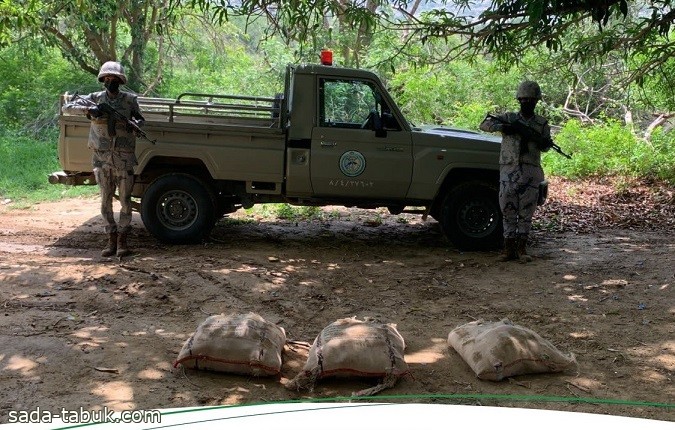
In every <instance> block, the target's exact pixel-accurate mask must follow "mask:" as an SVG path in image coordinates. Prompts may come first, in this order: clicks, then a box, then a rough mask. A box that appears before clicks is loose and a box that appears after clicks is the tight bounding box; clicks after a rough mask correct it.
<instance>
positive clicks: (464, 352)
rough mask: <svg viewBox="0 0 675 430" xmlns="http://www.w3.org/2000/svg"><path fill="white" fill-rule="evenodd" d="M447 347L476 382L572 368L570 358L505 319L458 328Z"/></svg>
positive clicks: (572, 363)
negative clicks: (474, 374)
mask: <svg viewBox="0 0 675 430" xmlns="http://www.w3.org/2000/svg"><path fill="white" fill-rule="evenodd" d="M448 345H449V346H451V347H452V348H454V349H455V351H457V352H458V353H459V355H460V356H461V357H462V359H464V361H466V363H467V364H468V365H469V366H470V367H471V369H472V370H473V371H474V372H475V373H476V376H478V378H480V379H485V380H489V381H501V380H502V379H504V378H508V377H510V376H516V375H523V374H527V373H547V372H561V371H563V370H565V369H567V368H569V367H570V366H572V365H576V359H575V358H574V355H573V354H569V355H567V354H563V353H562V352H560V351H559V350H558V349H557V348H556V347H555V346H553V345H552V344H551V343H550V342H549V341H547V340H546V339H544V338H542V337H541V336H539V335H538V334H537V333H535V332H533V331H532V330H530V329H527V328H525V327H521V326H518V325H515V324H513V323H512V322H511V321H509V320H507V319H504V320H502V321H499V322H485V321H483V320H479V321H474V322H470V323H468V324H464V325H462V326H459V327H457V328H455V329H454V330H452V331H451V332H450V334H449V335H448Z"/></svg>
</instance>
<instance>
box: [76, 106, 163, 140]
mask: <svg viewBox="0 0 675 430" xmlns="http://www.w3.org/2000/svg"><path fill="white" fill-rule="evenodd" d="M76 99H79V100H82V101H83V102H85V103H87V105H88V106H91V107H98V105H97V104H96V103H94V102H93V101H92V100H88V99H85V98H84V97H81V96H80V95H79V94H77V93H75V94H73V100H76ZM102 105H103V109H102V111H103V112H104V113H107V114H108V115H114V116H116V117H117V118H119V119H121V120H122V121H124V122H125V123H126V124H127V126H129V127H131V128H133V129H134V132H135V133H136V134H137V135H138V136H141V137H143V138H144V139H145V140H147V141H148V142H150V143H152V144H153V145H154V144H156V143H157V139H155V140H151V139H150V138H149V137H148V135H147V134H145V132H144V131H143V130H141V128H140V127H139V126H138V124H136V123H135V122H134V121H132V120H130V119H129V118H127V117H126V116H124V115H123V114H122V113H121V112H120V111H118V110H117V109H115V108H114V107H112V106H110V105H109V104H108V103H102ZM114 116H111V118H112V119H114ZM108 132H109V133H110V135H111V136H114V135H115V127H114V123H112V122H110V121H109V122H108Z"/></svg>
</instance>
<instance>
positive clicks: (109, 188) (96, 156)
mask: <svg viewBox="0 0 675 430" xmlns="http://www.w3.org/2000/svg"><path fill="white" fill-rule="evenodd" d="M110 63H111V62H109V63H106V64H104V65H103V67H102V68H101V72H100V73H99V81H103V79H104V78H105V77H106V76H108V75H109V74H113V75H115V76H119V77H120V79H121V81H122V83H126V76H124V74H123V69H121V66H119V63H114V64H113V65H111V64H110ZM110 67H112V69H110ZM116 70H117V71H118V72H119V73H115V71H116ZM106 72H108V74H106ZM102 103H107V104H108V105H110V106H111V107H112V108H113V109H115V110H116V111H117V112H118V113H119V114H121V115H123V116H124V117H126V118H128V119H130V120H134V121H135V122H136V123H137V125H142V123H143V121H144V118H143V116H142V115H141V112H140V107H139V105H138V100H137V96H136V95H135V94H132V93H129V92H124V91H117V92H116V93H111V92H110V91H108V90H104V91H99V92H95V93H91V94H88V95H86V96H81V97H80V98H78V99H75V100H73V101H71V102H70V103H67V104H66V105H64V107H63V111H64V113H66V114H76V115H77V114H79V115H87V116H88V117H89V118H90V119H91V127H90V129H89V141H88V146H89V148H90V149H91V150H92V151H93V156H92V164H93V167H94V169H93V170H94V176H95V178H96V182H97V183H98V185H99V187H100V193H101V216H102V218H103V221H104V231H105V233H107V234H109V235H111V240H113V239H114V240H115V241H116V240H117V234H118V233H119V234H120V235H121V237H122V238H123V239H124V245H125V246H124V247H125V248H126V235H127V234H128V232H129V231H130V229H131V226H130V224H131V216H132V215H131V191H132V188H133V185H134V166H136V164H138V162H137V160H136V153H135V150H136V135H135V133H134V131H133V129H131V128H130V127H129V126H128V124H127V123H126V121H124V120H121V119H119V118H115V119H114V124H113V123H111V124H109V115H108V114H103V115H102V116H98V117H92V116H91V115H90V110H91V109H92V107H94V106H97V105H100V104H102ZM113 115H114V116H117V115H115V114H113ZM113 125H114V131H113V130H112V129H109V126H113ZM111 132H112V133H111ZM115 189H117V190H118V191H119V201H120V204H121V209H120V216H119V223H115V217H114V215H113V208H112V201H113V197H114V195H115ZM113 248H114V249H113V252H112V253H114V251H115V250H117V246H116V245H115V246H114V247H113ZM105 252H106V250H104V253H105ZM119 254H120V253H119V252H118V256H119Z"/></svg>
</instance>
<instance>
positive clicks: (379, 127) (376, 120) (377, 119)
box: [370, 109, 387, 137]
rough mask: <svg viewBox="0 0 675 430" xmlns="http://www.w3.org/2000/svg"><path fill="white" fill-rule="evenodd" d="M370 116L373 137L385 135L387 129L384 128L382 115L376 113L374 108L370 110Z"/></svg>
mask: <svg viewBox="0 0 675 430" xmlns="http://www.w3.org/2000/svg"><path fill="white" fill-rule="evenodd" d="M370 116H371V118H372V121H373V122H372V125H373V130H375V137H387V130H385V128H384V122H383V121H382V117H381V116H380V114H378V113H377V111H376V110H374V109H373V110H372V111H370Z"/></svg>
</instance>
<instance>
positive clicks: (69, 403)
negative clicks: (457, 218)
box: [0, 198, 675, 422]
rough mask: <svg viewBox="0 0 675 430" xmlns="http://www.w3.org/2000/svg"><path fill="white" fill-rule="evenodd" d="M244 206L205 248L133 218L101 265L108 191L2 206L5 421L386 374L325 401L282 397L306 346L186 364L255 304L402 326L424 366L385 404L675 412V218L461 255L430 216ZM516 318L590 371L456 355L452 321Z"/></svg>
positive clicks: (299, 320)
mask: <svg viewBox="0 0 675 430" xmlns="http://www.w3.org/2000/svg"><path fill="white" fill-rule="evenodd" d="M578 210H583V207H581V209H578ZM232 218H234V220H230V221H221V222H220V223H219V224H218V225H217V226H216V228H215V229H214V231H213V234H212V238H211V240H209V241H208V242H206V243H204V244H202V245H195V246H166V245H162V244H160V243H158V242H157V241H156V240H155V239H153V238H152V237H151V236H149V235H148V233H147V232H146V231H145V230H144V228H143V226H142V224H141V222H140V217H139V216H138V215H137V214H135V215H134V224H133V231H132V235H131V245H132V247H133V249H134V251H135V254H134V255H133V256H131V257H128V258H125V259H123V260H121V261H120V260H119V259H117V258H102V257H100V250H101V248H102V247H103V245H104V242H105V238H104V236H103V235H102V234H101V223H100V220H99V216H98V199H97V198H84V199H71V200H66V201H62V202H58V203H44V204H39V205H36V206H34V207H32V208H30V209H22V210H19V209H11V208H10V207H9V205H1V206H0V344H1V345H2V348H0V388H1V389H0V422H6V421H7V416H8V413H9V411H11V410H33V409H36V408H37V407H40V408H41V409H46V410H58V409H60V408H61V407H68V408H69V409H76V408H79V407H84V408H87V409H91V410H95V409H100V408H102V407H104V406H107V407H109V408H113V409H116V410H123V409H152V408H171V407H182V406H195V405H219V404H237V403H258V402H267V401H278V400H289V399H298V398H306V397H314V398H318V397H335V396H349V395H351V393H352V392H355V391H358V390H362V389H365V388H368V387H371V386H372V385H373V384H374V382H373V381H369V380H361V379H347V380H330V379H329V380H322V381H319V383H318V384H317V386H316V388H315V390H314V392H313V393H307V392H300V393H298V392H293V391H289V390H287V389H285V388H284V387H283V385H282V384H283V382H285V381H287V380H289V379H292V378H293V377H294V376H295V375H296V374H297V373H298V371H299V370H300V368H301V367H302V365H303V364H304V362H305V360H306V357H307V349H306V348H303V347H301V346H298V345H295V346H292V345H287V347H286V349H285V353H284V365H283V369H282V374H281V376H280V377H279V378H254V377H247V376H237V375H230V374H218V373H209V372H202V371H194V370H184V369H180V368H178V369H174V368H173V366H172V363H173V361H174V360H175V359H176V357H177V354H178V352H179V351H180V349H181V347H182V345H183V343H184V342H185V340H186V339H187V338H188V337H189V336H190V334H191V333H192V332H193V331H194V330H195V329H196V327H197V326H198V325H199V324H200V323H201V322H202V321H204V319H206V318H207V316H209V315H213V314H220V313H230V312H249V311H253V312H257V313H259V314H260V315H262V316H263V317H264V318H266V319H267V320H269V321H271V322H274V323H276V324H278V325H280V326H282V327H284V329H285V330H286V332H287V335H288V337H289V339H293V340H297V341H304V342H312V341H313V339H314V338H315V337H316V336H317V334H318V333H319V332H320V331H321V329H322V328H323V327H325V326H326V325H328V324H330V323H331V322H333V321H335V320H336V319H339V318H344V317H349V316H357V317H366V316H371V317H376V318H379V319H382V320H385V321H389V322H393V323H396V324H397V327H398V330H399V332H400V333H401V335H402V336H403V337H404V339H405V341H406V356H405V359H406V362H407V363H408V365H409V367H410V370H411V375H410V376H406V377H404V378H402V379H401V380H399V381H398V383H397V384H396V386H395V387H393V388H390V389H387V390H385V391H383V392H381V393H380V396H383V398H385V399H386V400H387V401H394V402H397V401H398V402H402V401H405V402H440V403H461V404H479V405H490V406H504V407H521V408H541V409H556V410H564V411H580V412H593V413H601V414H614V415H622V416H631V417H641V418H651V419H658V420H668V421H675V409H674V408H673V407H672V406H673V404H674V403H675V384H674V383H673V378H674V372H675V291H674V286H675V269H674V268H675V235H674V234H673V233H672V230H664V231H658V230H654V231H641V230H639V229H638V230H629V229H595V230H594V229H591V230H594V231H591V232H586V233H579V232H578V231H577V232H574V231H555V229H544V228H542V227H541V226H543V225H546V223H542V222H540V223H538V225H539V226H540V227H538V228H537V230H536V231H535V232H534V235H533V236H534V237H533V246H532V252H533V253H534V254H535V255H536V256H537V258H536V260H535V261H534V262H532V263H529V264H519V263H517V262H510V263H502V262H498V261H497V256H498V254H497V253H496V252H485V253H462V252H459V251H458V250H456V249H455V248H453V247H452V246H451V245H450V244H448V243H447V242H446V241H445V240H444V239H443V238H442V237H441V235H440V232H439V228H438V224H437V223H436V222H435V221H433V220H428V221H426V222H423V221H422V220H421V219H420V218H419V217H415V216H406V215H400V216H391V215H386V214H383V213H379V212H372V211H371V212H366V211H356V210H347V209H344V208H331V209H329V210H327V212H326V215H325V217H324V219H314V220H311V221H299V222H295V221H288V220H277V219H270V218H264V219H254V220H252V219H250V217H248V216H247V215H246V214H245V213H243V212H241V213H237V214H234V216H233V217H232ZM237 220H238V221H237ZM671 221H672V220H671ZM563 230H564V229H563ZM503 318H508V319H510V320H511V321H512V322H514V323H516V324H519V325H522V326H525V327H528V328H530V329H532V330H534V331H535V332H537V333H538V334H540V335H541V336H543V337H544V338H545V339H547V340H549V341H551V342H552V343H553V344H554V345H555V346H556V347H558V348H559V349H560V350H561V351H563V352H565V353H574V354H575V355H576V357H577V360H578V366H577V367H576V368H574V369H571V370H569V371H566V372H563V373H555V374H538V375H522V376H517V377H513V378H509V379H507V380H504V381H501V382H488V381H482V380H479V379H477V378H476V376H475V374H474V373H473V372H472V371H471V369H470V368H469V367H468V365H467V364H466V363H465V362H464V361H463V360H462V359H461V357H460V356H459V355H458V354H457V353H456V352H455V351H454V350H452V349H450V348H448V346H447V336H448V333H449V332H450V330H452V329H453V328H455V327H456V326H458V325H461V324H464V323H467V322H470V321H473V320H476V319H485V320H489V321H497V320H501V319H503ZM375 382H376V381H375ZM401 395H405V398H404V399H401V398H397V397H395V396H401ZM434 395H437V396H445V398H439V399H434V398H433V396H434ZM495 395H510V396H512V397H508V398H501V397H496V396H495ZM384 396H386V397H384ZM389 396H394V397H389ZM415 396H418V397H415ZM553 397H555V398H556V399H557V400H552V398H553ZM561 397H562V399H560V398H561ZM668 405H670V407H668Z"/></svg>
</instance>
